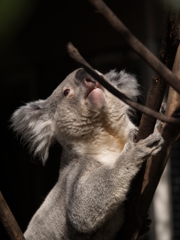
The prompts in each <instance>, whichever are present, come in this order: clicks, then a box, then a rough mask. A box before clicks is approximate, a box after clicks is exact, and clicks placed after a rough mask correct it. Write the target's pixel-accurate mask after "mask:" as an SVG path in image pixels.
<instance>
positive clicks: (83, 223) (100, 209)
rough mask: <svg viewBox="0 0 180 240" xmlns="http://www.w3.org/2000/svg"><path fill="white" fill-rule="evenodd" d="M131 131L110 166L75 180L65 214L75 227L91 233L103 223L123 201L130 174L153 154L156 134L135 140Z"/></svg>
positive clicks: (157, 143) (158, 139)
mask: <svg viewBox="0 0 180 240" xmlns="http://www.w3.org/2000/svg"><path fill="white" fill-rule="evenodd" d="M133 138H134V131H133V132H131V133H130V136H129V140H128V142H127V143H126V145H125V147H124V150H123V152H122V153H121V154H120V156H119V157H118V159H117V160H116V162H115V164H114V166H113V167H108V166H105V165H102V166H100V167H99V168H96V169H94V171H93V172H90V173H88V172H87V173H86V180H82V179H81V178H80V179H79V180H78V182H76V184H74V186H73V190H72V191H71V192H72V194H71V195H70V196H69V198H68V201H67V209H68V210H67V211H68V212H67V213H68V218H69V220H70V222H71V224H72V225H73V227H74V228H75V229H77V230H78V231H80V232H84V233H91V232H92V231H94V230H96V229H97V228H98V227H100V226H101V225H103V224H104V223H105V222H106V220H108V219H109V218H110V217H111V216H112V214H113V213H114V212H115V211H116V210H117V208H118V207H119V206H120V205H121V204H122V203H123V202H124V200H125V198H126V194H127V192H128V190H129V186H130V183H131V181H132V179H133V177H134V176H135V175H136V173H137V172H138V170H139V169H140V167H141V165H142V162H143V161H144V160H146V159H147V158H148V157H149V156H150V155H151V154H156V153H157V152H158V151H159V150H160V148H161V145H162V143H163V140H162V138H161V136H160V135H159V134H152V135H150V136H149V137H148V138H146V139H145V140H140V141H139V142H138V143H134V141H133Z"/></svg>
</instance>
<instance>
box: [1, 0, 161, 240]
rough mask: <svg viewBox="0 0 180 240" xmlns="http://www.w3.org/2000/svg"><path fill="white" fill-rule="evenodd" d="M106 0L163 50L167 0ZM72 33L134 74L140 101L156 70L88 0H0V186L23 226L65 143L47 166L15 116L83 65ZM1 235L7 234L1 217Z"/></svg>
mask: <svg viewBox="0 0 180 240" xmlns="http://www.w3.org/2000/svg"><path fill="white" fill-rule="evenodd" d="M105 2H106V3H107V4H108V5H109V6H110V7H111V9H112V10H113V11H114V12H115V13H116V14H117V15H118V16H119V17H120V19H121V20H122V21H123V22H124V23H125V25H126V26H127V27H128V28H129V29H130V30H131V31H132V32H133V33H134V34H135V35H136V37H137V38H138V39H140V40H141V41H142V42H143V43H144V44H145V45H146V46H148V47H149V48H150V49H151V50H152V51H153V52H154V53H155V54H156V55H158V49H159V47H160V43H161V29H162V18H163V17H162V12H163V6H162V5H161V1H155V0H154V1H144V0H126V1H120V0H113V1H112V0H111V1H110V0H109V1H105ZM69 41H71V42H72V43H73V44H74V45H75V46H76V47H77V48H78V49H79V51H80V52H81V53H82V55H83V56H84V57H85V58H86V59H87V60H88V61H89V62H90V64H91V65H92V66H93V67H94V68H96V69H98V70H99V71H101V72H103V73H105V72H107V71H109V70H110V69H114V68H116V69H117V70H121V69H126V70H127V71H128V72H130V73H134V74H136V76H137V78H138V81H139V83H140V84H141V85H142V98H141V101H142V102H144V100H145V98H146V95H147V91H148V87H149V85H150V81H151V78H152V74H153V72H152V71H151V70H150V68H149V67H148V66H147V65H146V64H145V63H144V62H143V61H142V60H141V59H140V58H139V57H138V56H137V55H136V54H135V53H134V52H133V51H132V50H131V49H130V48H129V47H128V46H127V45H126V43H125V42H124V41H123V40H122V39H121V38H120V36H118V34H117V33H116V32H115V31H114V30H113V29H112V28H111V26H110V25H109V24H108V23H107V22H106V21H105V20H104V18H103V17H102V16H101V15H100V14H99V13H98V12H96V11H95V10H94V8H93V7H92V6H91V5H90V3H89V2H88V1H84V0H67V1H55V0H52V1H47V0H44V1H42V0H29V1H28V0H26V1H24V0H16V1H11V0H4V1H0V109H1V110H0V127H1V132H0V133H1V138H0V141H1V143H0V189H1V191H2V193H3V195H4V197H5V199H6V201H7V203H8V204H9V206H10V208H11V210H12V212H13V214H14V215H15V217H16V219H17V221H18V223H19V225H20V227H21V228H22V230H23V231H24V230H25V229H26V226H27V224H28V222H29V220H30V218H31V217H32V215H33V213H34V212H35V211H36V209H37V208H38V207H39V205H40V204H41V203H42V201H43V200H44V198H45V196H46V195H47V193H48V191H49V190H50V189H51V188H52V186H53V185H54V184H55V181H56V180H57V177H58V171H59V164H60V153H61V147H60V146H59V145H58V144H57V143H56V144H55V145H54V146H53V147H52V148H51V150H50V156H49V160H48V162H47V164H46V166H45V167H43V166H42V164H41V162H40V161H39V160H38V159H34V158H33V157H32V156H31V155H30V154H29V153H28V150H27V148H26V147H25V146H23V144H20V139H19V138H17V137H16V134H15V133H13V131H12V129H11V128H10V124H11V123H10V117H11V115H12V113H13V112H14V111H15V110H16V109H17V108H18V107H19V106H21V105H23V104H24V103H25V102H29V101H33V100H37V99H45V98H47V97H48V96H49V95H50V94H51V93H52V91H53V90H54V89H55V88H56V87H57V86H58V85H59V84H60V82H61V81H62V80H63V79H64V78H65V77H66V76H67V75H68V74H69V73H70V72H71V71H73V70H74V69H75V68H77V67H78V66H77V65H76V63H75V62H74V61H73V60H71V59H70V57H69V56H68V54H67V50H66V44H67V43H68V42H69ZM0 239H8V238H7V236H6V233H5V231H4V229H3V227H2V226H1V225H0Z"/></svg>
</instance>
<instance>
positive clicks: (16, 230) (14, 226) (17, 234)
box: [0, 191, 25, 240]
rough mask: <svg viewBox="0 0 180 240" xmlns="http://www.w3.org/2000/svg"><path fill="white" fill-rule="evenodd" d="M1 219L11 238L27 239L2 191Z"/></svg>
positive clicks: (0, 202)
mask: <svg viewBox="0 0 180 240" xmlns="http://www.w3.org/2000/svg"><path fill="white" fill-rule="evenodd" d="M0 221H1V222H2V224H3V226H4V228H5V229H6V232H7V234H8V235H9V237H10V239H11V240H25V238H24V236H23V234H22V231H21V229H20V227H19V225H18V223H17V221H16V219H15V218H14V216H13V214H12V212H11V210H10V208H9V206H8V205H7V203H6V201H5V199H4V197H3V195H2V193H1V191H0Z"/></svg>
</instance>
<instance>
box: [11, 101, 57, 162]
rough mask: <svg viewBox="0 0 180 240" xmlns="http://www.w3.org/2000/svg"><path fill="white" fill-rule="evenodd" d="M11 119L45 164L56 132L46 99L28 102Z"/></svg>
mask: <svg viewBox="0 0 180 240" xmlns="http://www.w3.org/2000/svg"><path fill="white" fill-rule="evenodd" d="M11 121H12V127H13V129H14V130H15V131H17V132H18V133H19V134H21V136H22V139H23V140H24V141H25V142H26V143H28V144H29V147H30V151H31V152H34V155H38V156H40V158H41V159H42V162H43V164H45V162H46V160H47V158H48V155H49V148H50V145H51V144H52V142H53V140H54V132H55V127H54V123H53V121H52V119H51V117H50V115H49V113H48V110H47V108H45V101H44V100H39V101H36V102H31V103H27V104H26V105H25V106H23V107H21V108H19V109H18V110H17V111H15V112H14V114H13V115H12V118H11Z"/></svg>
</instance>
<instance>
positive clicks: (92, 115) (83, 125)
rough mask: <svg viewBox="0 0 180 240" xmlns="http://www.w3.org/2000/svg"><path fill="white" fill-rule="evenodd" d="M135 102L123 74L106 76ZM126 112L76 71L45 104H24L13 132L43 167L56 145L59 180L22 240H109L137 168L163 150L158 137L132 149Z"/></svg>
mask: <svg viewBox="0 0 180 240" xmlns="http://www.w3.org/2000/svg"><path fill="white" fill-rule="evenodd" d="M105 76H106V77H107V78H108V79H109V80H110V81H111V82H112V83H113V84H114V85H115V86H116V87H117V88H119V89H120V90H121V92H123V93H125V94H126V95H127V96H128V97H129V98H131V99H136V97H137V96H138V94H139V92H138V89H137V88H138V87H137V82H136V79H135V78H134V77H133V76H132V75H129V74H127V73H125V72H124V71H121V72H120V73H116V72H115V71H110V72H109V73H108V74H106V75H105ZM128 112H129V107H128V106H127V105H126V104H124V103H123V102H122V101H120V100H119V99H117V98H116V97H114V96H113V95H112V94H111V93H109V92H108V91H107V90H106V89H104V88H103V87H102V86H101V85H100V84H99V83H98V82H96V81H95V80H94V79H92V77H91V76H89V75H88V74H87V73H86V72H85V71H84V70H83V69H77V70H75V71H74V72H72V73H71V74H70V75H69V76H67V78H66V79H65V80H64V81H63V82H62V83H61V84H60V85H59V86H58V87H57V89H56V90H55V91H54V92H53V93H52V95H51V96H50V97H49V98H47V99H46V100H39V101H36V102H32V103H28V104H27V105H25V106H23V107H21V108H20V109H18V110H17V111H16V112H15V113H14V114H13V117H12V121H13V127H14V129H15V130H16V131H18V132H19V133H20V134H22V137H23V138H24V140H25V141H27V142H29V143H30V147H31V150H32V151H34V152H35V154H37V155H39V156H40V157H41V159H42V161H43V163H45V161H46V160H47V158H48V150H49V147H50V145H51V143H52V142H53V140H54V139H56V140H57V141H58V142H59V143H60V144H61V145H62V147H63V153H62V157H61V166H60V174H59V179H58V181H57V183H56V185H55V186H54V188H53V189H52V190H51V191H50V193H49V194H48V196H47V197H46V199H45V201H44V203H43V204H42V205H41V207H40V208H39V209H38V211H37V212H36V213H35V215H34V216H33V218H32V220H31V221H30V223H29V226H28V228H27V230H26V232H25V238H26V240H35V239H36V240H37V239H38V240H43V239H66V240H72V239H76V240H78V239H79V240H80V239H91V240H92V239H98V240H99V239H103V240H105V239H107V240H112V239H114V238H115V236H116V234H117V232H118V230H119V229H120V227H121V225H122V223H123V219H124V206H123V203H124V201H125V199H126V195H127V192H128V190H129V187H130V183H131V181H132V179H133V178H134V176H135V175H136V173H137V172H138V171H139V169H140V167H141V165H142V163H143V161H144V160H146V159H147V158H148V157H149V156H150V155H151V154H156V152H158V151H159V150H160V147H161V145H162V138H161V136H160V135H159V134H152V135H150V136H149V137H148V138H147V139H145V140H142V141H140V142H138V143H135V142H134V139H133V138H134V135H135V134H136V131H137V130H136V127H135V125H134V124H133V123H132V122H131V121H130V119H129V116H128Z"/></svg>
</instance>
